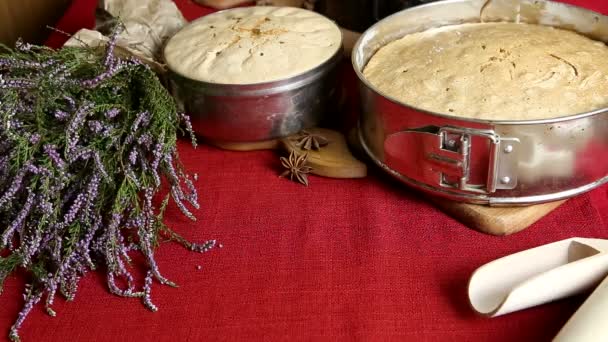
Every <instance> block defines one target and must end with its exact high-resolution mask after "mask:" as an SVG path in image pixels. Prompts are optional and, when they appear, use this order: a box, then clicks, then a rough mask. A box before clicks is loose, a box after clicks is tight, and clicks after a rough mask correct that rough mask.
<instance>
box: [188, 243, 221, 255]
mask: <svg viewBox="0 0 608 342" xmlns="http://www.w3.org/2000/svg"><path fill="white" fill-rule="evenodd" d="M216 245H217V240H209V241H205V242H203V243H202V244H198V243H193V244H191V245H190V250H192V251H194V252H199V253H205V252H208V251H210V250H211V249H213V248H214V247H215V246H216Z"/></svg>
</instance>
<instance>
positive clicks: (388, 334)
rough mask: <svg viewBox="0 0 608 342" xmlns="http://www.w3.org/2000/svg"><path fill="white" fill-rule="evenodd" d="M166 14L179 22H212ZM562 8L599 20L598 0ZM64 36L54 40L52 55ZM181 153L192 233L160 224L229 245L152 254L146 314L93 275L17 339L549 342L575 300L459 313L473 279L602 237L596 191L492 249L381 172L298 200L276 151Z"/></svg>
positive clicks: (0, 313) (325, 184)
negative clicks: (492, 265) (535, 250)
mask: <svg viewBox="0 0 608 342" xmlns="http://www.w3.org/2000/svg"><path fill="white" fill-rule="evenodd" d="M176 2H177V3H178V5H179V7H180V8H181V9H182V10H183V11H184V14H185V16H186V17H187V18H188V19H193V18H196V17H198V16H200V15H203V14H205V13H208V12H209V10H208V9H205V8H203V7H200V6H198V5H196V4H194V3H192V2H191V1H188V0H182V1H176ZM570 2H572V3H576V4H578V5H581V6H586V7H588V8H591V9H594V10H596V11H600V12H603V13H608V2H606V1H605V0H587V1H586V0H576V1H575V0H570ZM96 3H97V1H96V0H76V1H74V3H73V5H72V6H71V8H70V9H69V10H68V12H67V13H66V15H65V17H64V18H63V19H62V20H61V21H60V23H59V24H58V27H59V28H60V29H62V30H65V31H68V32H75V31H77V30H78V29H80V28H83V27H88V28H90V27H92V26H93V23H94V19H93V10H94V7H95V5H96ZM62 40H63V38H62V37H60V36H58V35H55V36H53V37H52V39H51V41H50V44H51V45H54V46H58V45H60V44H61V43H62ZM180 153H181V156H182V159H183V161H184V163H185V165H186V167H187V168H188V169H189V170H191V171H192V172H196V173H198V174H199V175H200V181H199V182H198V186H199V191H200V195H201V198H202V200H201V202H202V203H201V204H202V209H201V210H200V212H198V217H199V221H198V222H196V223H192V222H189V221H187V220H185V219H182V216H180V215H178V214H177V212H176V210H175V208H174V207H172V208H171V210H170V211H169V212H168V214H167V220H168V223H169V224H170V225H172V226H173V227H175V228H176V230H177V231H179V232H182V233H183V234H184V235H186V236H187V237H189V238H191V239H195V240H206V239H209V238H217V239H218V240H219V241H220V242H221V243H222V244H223V245H224V248H223V249H216V250H214V251H212V252H210V253H208V254H202V255H201V254H195V253H191V252H188V251H186V250H184V249H183V248H181V247H179V246H177V245H174V244H165V245H163V246H161V248H160V249H159V250H158V263H159V265H160V267H161V270H163V271H164V274H165V275H166V276H167V277H169V278H170V279H172V280H174V281H176V282H177V283H178V284H180V285H181V286H180V288H179V289H173V288H169V287H165V286H161V285H156V284H155V285H154V288H153V293H152V298H153V300H154V302H155V303H156V304H157V305H158V306H159V307H160V310H159V312H156V313H151V312H149V311H147V310H146V309H145V308H144V307H143V306H142V305H141V303H140V302H139V301H138V300H134V299H133V300H131V299H123V298H118V297H115V296H113V295H111V294H109V292H108V291H107V289H106V286H105V283H104V278H103V277H102V276H100V275H98V274H95V273H91V274H89V275H88V276H87V277H86V278H85V279H83V281H82V282H81V284H80V290H79V292H78V296H77V297H76V301H75V302H71V303H66V302H64V301H58V303H57V305H56V308H55V309H56V311H57V312H58V315H57V317H55V318H51V317H49V316H47V315H46V314H45V313H44V312H43V309H41V308H40V307H37V308H35V309H34V310H33V311H32V314H31V315H30V317H29V319H28V320H27V321H26V323H25V324H24V325H23V328H22V337H23V340H24V341H216V340H218V341H236V340H242V341H258V340H272V341H274V340H286V341H293V340H296V341H297V340H304V341H317V340H329V341H351V340H355V341H359V340H361V341H409V340H413V341H492V342H500V341H548V340H550V338H551V337H553V336H554V335H555V334H556V333H557V331H558V330H559V329H560V327H561V326H562V325H563V324H564V323H565V322H566V320H567V319H568V318H569V317H570V316H571V315H572V314H573V313H574V311H575V310H576V309H577V307H578V306H579V305H580V304H581V303H582V301H583V300H584V297H576V298H571V299H567V300H563V301H560V302H557V303H553V304H548V305H544V306H542V307H538V308H534V309H530V310H526V311H523V312H518V313H514V314H511V315H508V316H505V317H500V318H495V319H485V318H481V317H478V316H476V315H475V314H474V313H473V312H472V310H471V309H469V306H468V302H467V295H466V286H467V281H468V278H469V276H470V275H471V272H472V271H473V270H474V269H476V268H477V267H479V266H480V265H482V264H484V263H486V262H488V261H490V260H493V259H496V258H498V257H502V256H504V255H507V254H510V253H514V252H517V251H520V250H523V249H528V248H531V247H535V246H538V245H541V244H545V243H549V242H553V241H557V240H561V239H565V238H570V237H574V236H581V237H595V238H608V195H607V188H606V187H603V188H601V189H598V190H596V191H594V192H592V193H591V194H587V195H583V196H580V197H578V198H575V199H572V200H571V201H569V202H568V203H567V204H565V205H564V206H562V207H561V208H559V209H558V210H556V211H555V212H553V213H551V214H550V215H549V216H547V217H546V218H544V219H543V220H541V221H540V222H538V223H537V224H535V225H534V226H533V227H532V228H530V229H528V230H526V231H524V232H522V233H519V234H516V235H514V236H510V237H491V236H486V235H483V234H480V233H477V232H474V231H472V230H469V229H467V228H466V227H464V226H463V225H462V224H460V223H458V222H456V221H454V220H453V219H451V218H450V217H448V216H446V215H445V214H443V213H442V212H440V211H439V210H437V209H435V208H434V207H432V206H431V205H429V204H428V203H427V202H425V201H424V200H423V199H421V198H420V196H419V195H418V194H416V193H414V192H412V191H410V190H408V189H407V188H405V187H403V186H401V185H399V184H397V183H394V182H392V181H390V180H388V179H387V177H385V176H384V175H383V174H382V173H380V172H378V171H372V172H371V175H370V176H369V177H368V178H367V179H362V180H333V179H326V178H320V177H311V180H310V182H311V186H310V187H309V188H305V187H303V186H301V185H298V184H295V183H291V182H289V181H286V180H284V179H279V178H277V174H278V172H279V169H280V164H279V161H278V158H277V156H276V155H275V153H273V152H251V153H234V152H226V151H220V150H216V149H213V148H210V147H205V146H202V147H200V148H199V149H197V150H194V149H192V148H191V147H190V146H189V145H188V144H187V143H185V142H184V143H181V144H180ZM598 162H606V161H598ZM199 265H201V266H202V268H201V269H199V267H198V266H199ZM23 285H24V279H23V278H21V277H12V278H10V279H9V280H8V281H7V283H6V286H5V292H4V293H3V294H2V295H1V296H0V307H1V308H2V309H0V340H1V339H3V338H5V336H6V333H7V331H8V329H9V327H10V325H11V324H12V323H13V321H14V319H15V317H16V315H17V313H18V310H19V309H20V308H21V306H22V304H23V302H22V299H21V293H22V287H23Z"/></svg>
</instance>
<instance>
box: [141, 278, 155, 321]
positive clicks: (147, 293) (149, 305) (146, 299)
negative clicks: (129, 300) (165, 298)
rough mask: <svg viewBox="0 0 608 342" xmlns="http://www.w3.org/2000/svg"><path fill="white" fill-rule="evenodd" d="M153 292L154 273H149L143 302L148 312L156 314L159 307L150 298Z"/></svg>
mask: <svg viewBox="0 0 608 342" xmlns="http://www.w3.org/2000/svg"><path fill="white" fill-rule="evenodd" d="M151 292H152V272H150V271H148V274H147V275H146V280H145V283H144V296H143V298H142V301H143V302H144V305H145V306H146V307H147V308H148V310H150V311H153V312H156V311H158V307H156V305H154V303H152V298H150V293H151Z"/></svg>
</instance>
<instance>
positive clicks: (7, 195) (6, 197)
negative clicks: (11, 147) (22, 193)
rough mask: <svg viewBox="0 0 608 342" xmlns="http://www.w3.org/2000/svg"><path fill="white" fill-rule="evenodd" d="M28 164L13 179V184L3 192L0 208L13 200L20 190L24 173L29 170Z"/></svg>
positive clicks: (0, 198)
mask: <svg viewBox="0 0 608 342" xmlns="http://www.w3.org/2000/svg"><path fill="white" fill-rule="evenodd" d="M29 167H30V164H27V165H26V166H24V167H23V168H22V169H21V170H19V172H18V173H17V175H16V176H15V178H13V183H12V184H11V186H10V187H9V188H8V190H6V191H5V192H4V194H3V195H2V197H0V208H2V207H3V206H4V205H5V204H6V203H8V202H10V201H12V200H13V198H14V196H15V194H16V193H17V191H18V190H19V189H20V188H21V182H22V181H23V177H25V173H26V172H27V171H28V170H29Z"/></svg>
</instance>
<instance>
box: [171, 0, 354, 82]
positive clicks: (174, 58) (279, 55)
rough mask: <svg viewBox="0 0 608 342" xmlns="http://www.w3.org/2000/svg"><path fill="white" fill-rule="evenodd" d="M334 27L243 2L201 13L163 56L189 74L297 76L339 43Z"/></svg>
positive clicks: (239, 78)
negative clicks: (199, 17)
mask: <svg viewBox="0 0 608 342" xmlns="http://www.w3.org/2000/svg"><path fill="white" fill-rule="evenodd" d="M341 41H342V34H341V32H340V29H339V28H338V26H337V25H336V24H335V23H334V22H333V21H331V20H329V19H327V18H325V17H323V16H321V15H320V14H317V13H314V12H311V11H308V10H304V9H300V8H292V7H263V6H262V7H244V8H236V9H231V10H226V11H222V12H218V13H214V14H211V15H208V16H205V17H203V18H201V19H199V20H197V21H195V22H193V23H191V24H190V25H189V26H187V27H186V28H184V29H183V30H182V31H180V32H179V33H178V34H176V35H175V36H174V37H173V38H171V39H170V40H169V42H168V43H167V46H166V47H165V61H166V63H167V65H168V66H169V68H170V69H171V70H173V71H174V72H177V73H178V74H181V75H183V76H186V77H188V78H190V79H194V80H198V81H204V82H212V83H221V84H254V83H263V82H272V81H277V80H282V79H286V78H289V77H293V76H297V75H299V74H302V73H304V72H306V71H309V70H311V69H314V68H315V67H317V66H319V65H321V64H322V63H324V62H325V61H327V60H329V59H330V58H331V57H332V56H333V55H334V54H335V53H336V52H337V51H338V50H339V49H340V48H341Z"/></svg>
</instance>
